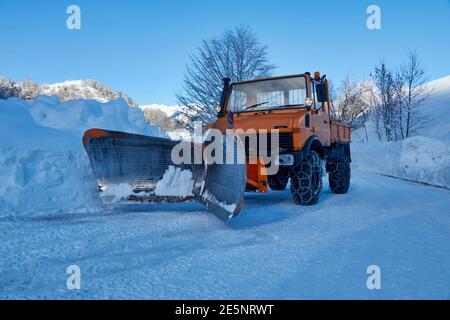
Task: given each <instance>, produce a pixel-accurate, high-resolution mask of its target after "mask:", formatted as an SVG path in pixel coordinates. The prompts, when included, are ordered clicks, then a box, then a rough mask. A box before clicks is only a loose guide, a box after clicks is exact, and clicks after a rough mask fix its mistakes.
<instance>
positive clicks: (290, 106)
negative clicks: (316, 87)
mask: <svg viewBox="0 0 450 320" xmlns="http://www.w3.org/2000/svg"><path fill="white" fill-rule="evenodd" d="M304 106H305V105H304V104H303V103H299V104H286V105H284V106H279V107H278V109H289V108H298V107H304Z"/></svg>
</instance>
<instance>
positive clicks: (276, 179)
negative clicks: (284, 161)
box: [268, 174, 289, 191]
mask: <svg viewBox="0 0 450 320" xmlns="http://www.w3.org/2000/svg"><path fill="white" fill-rule="evenodd" d="M268 180H269V187H270V189H272V190H275V191H282V190H284V189H286V186H287V184H288V182H289V177H288V176H286V177H285V176H282V175H280V174H278V175H274V176H270V177H269V179H268Z"/></svg>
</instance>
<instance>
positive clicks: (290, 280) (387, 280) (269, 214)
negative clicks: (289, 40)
mask: <svg viewBox="0 0 450 320" xmlns="http://www.w3.org/2000/svg"><path fill="white" fill-rule="evenodd" d="M71 264H76V265H79V266H80V268H81V272H82V275H81V286H82V291H81V292H69V291H68V290H67V289H66V279H67V275H66V273H65V272H66V268H67V267H68V266H69V265H71ZM369 265H379V266H380V267H381V271H382V290H380V291H369V290H368V289H367V287H366V280H367V277H368V275H367V274H366V269H367V267H368V266H369ZM30 297H33V298H125V297H128V298H152V299H153V298H167V299H173V298H275V299H284V298H439V299H449V298H450V192H449V191H448V190H443V189H438V188H433V187H427V186H423V185H419V184H413V183H409V182H405V181H400V180H395V179H391V178H387V177H382V176H377V175H374V174H368V173H365V172H362V171H356V172H354V177H353V184H352V188H351V191H350V193H349V194H348V195H344V196H337V195H333V194H331V193H330V191H329V189H328V187H325V190H324V193H323V195H322V198H321V201H320V203H319V204H318V205H317V206H314V207H310V208H303V207H297V206H294V205H293V204H292V201H291V198H290V193H289V191H285V192H272V193H270V194H268V195H261V194H248V195H247V197H246V205H245V208H244V210H243V211H242V213H241V215H240V216H239V217H238V218H236V219H235V220H234V221H232V223H231V224H229V225H225V224H223V223H222V222H221V221H219V220H217V219H216V218H215V217H213V216H211V215H210V214H208V213H207V212H205V211H204V210H203V209H202V208H201V207H200V206H199V205H197V204H195V203H192V204H182V205H156V206H147V207H144V208H142V207H127V208H122V209H120V211H118V210H115V211H111V212H107V213H104V214H98V213H93V214H62V215H60V216H58V217H51V218H33V219H27V220H20V221H10V220H0V298H30Z"/></svg>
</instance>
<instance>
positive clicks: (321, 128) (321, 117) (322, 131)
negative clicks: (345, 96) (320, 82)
mask: <svg viewBox="0 0 450 320" xmlns="http://www.w3.org/2000/svg"><path fill="white" fill-rule="evenodd" d="M324 85H326V84H324ZM311 93H312V95H313V98H314V105H313V110H312V112H311V114H312V124H313V128H312V131H313V132H314V134H315V135H316V136H317V137H318V138H319V140H320V142H321V143H322V145H323V146H324V147H328V146H330V143H331V142H330V115H329V108H330V104H329V99H328V97H326V96H323V97H321V99H319V98H320V97H319V95H318V92H317V87H316V84H315V83H314V81H311ZM326 95H328V90H326ZM320 100H323V101H320Z"/></svg>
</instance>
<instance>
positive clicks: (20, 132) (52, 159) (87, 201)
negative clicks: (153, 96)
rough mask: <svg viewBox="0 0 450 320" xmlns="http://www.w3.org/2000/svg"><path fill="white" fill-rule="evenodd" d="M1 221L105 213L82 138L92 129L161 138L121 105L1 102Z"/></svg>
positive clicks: (54, 100)
mask: <svg viewBox="0 0 450 320" xmlns="http://www.w3.org/2000/svg"><path fill="white" fill-rule="evenodd" d="M0 123H1V126H0V181H1V184H0V216H2V217H5V216H9V217H12V216H14V217H17V216H29V215H49V214H57V213H59V212H71V211H72V212H73V211H87V210H89V211H90V212H92V211H94V210H95V209H96V208H97V209H101V202H100V201H99V199H98V194H97V192H96V191H97V185H96V182H95V179H94V177H93V175H92V172H91V168H90V164H89V160H88V158H87V156H86V154H85V152H84V149H83V144H82V136H83V134H84V132H85V131H86V130H88V129H91V128H103V129H109V130H118V131H127V132H131V133H137V134H145V135H152V136H162V134H161V133H160V131H159V130H158V129H157V128H155V127H153V126H149V125H148V124H147V123H146V122H145V119H144V115H143V113H142V111H141V110H140V109H138V108H130V107H128V105H127V103H126V102H125V101H124V100H122V99H119V100H115V101H111V102H108V103H105V104H102V103H100V102H97V101H92V100H76V101H67V102H63V103H61V102H60V101H59V99H58V98H56V97H39V98H37V99H36V100H34V101H23V100H20V99H17V98H11V99H8V100H0Z"/></svg>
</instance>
